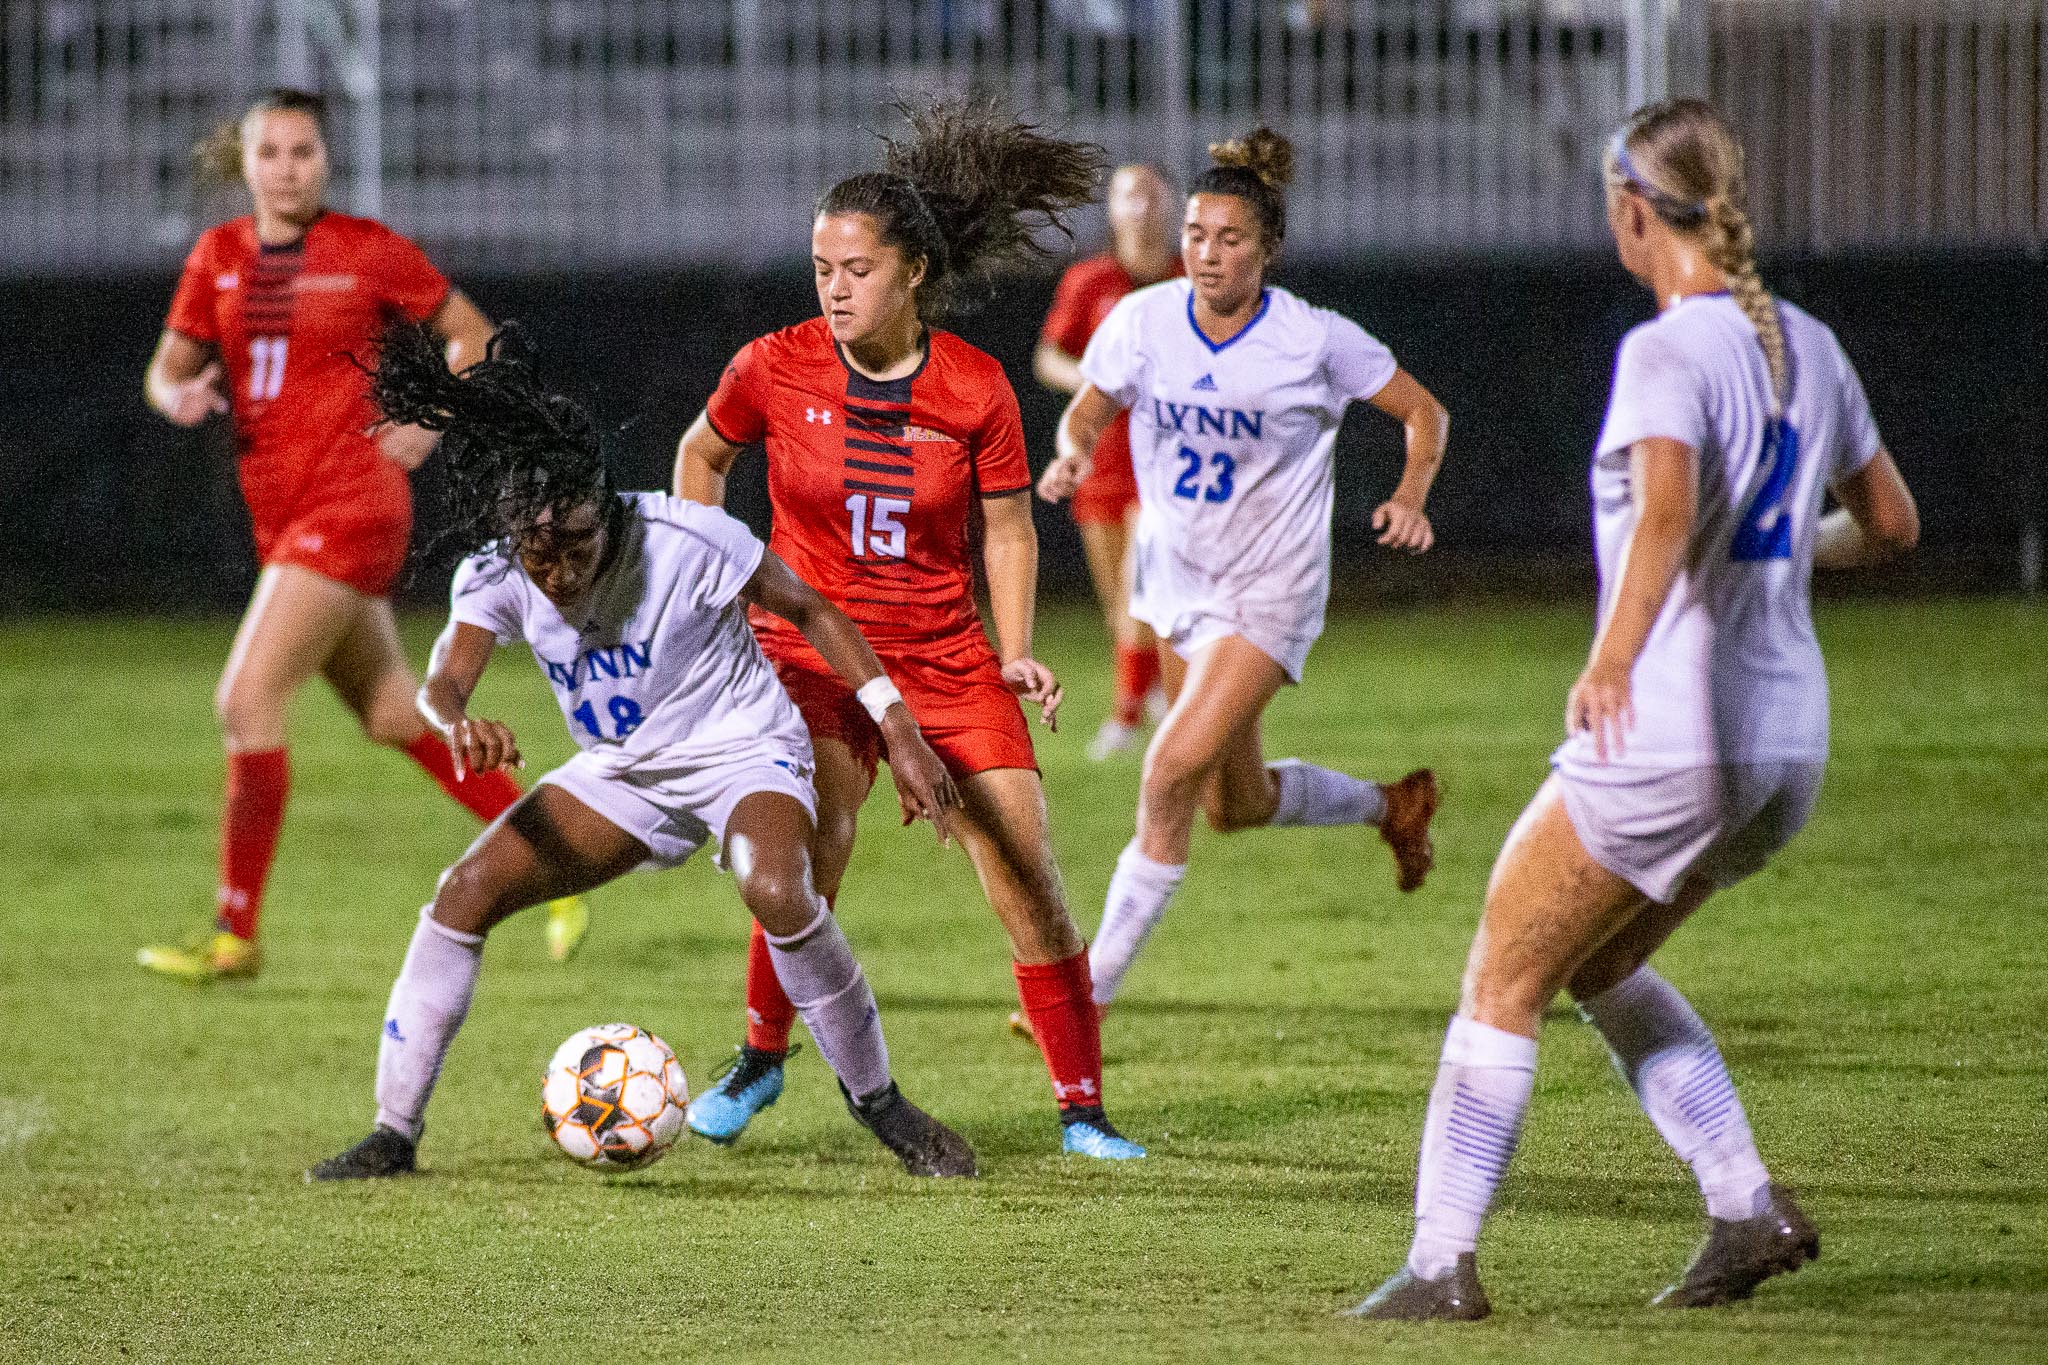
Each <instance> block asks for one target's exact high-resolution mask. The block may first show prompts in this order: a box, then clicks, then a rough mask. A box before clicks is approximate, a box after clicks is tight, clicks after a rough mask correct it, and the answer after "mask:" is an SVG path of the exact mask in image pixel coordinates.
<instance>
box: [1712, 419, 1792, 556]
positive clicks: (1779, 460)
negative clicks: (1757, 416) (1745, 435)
mask: <svg viewBox="0 0 2048 1365" xmlns="http://www.w3.org/2000/svg"><path fill="white" fill-rule="evenodd" d="M1765 462H1768V463H1769V465H1770V470H1769V472H1768V473H1766V474H1765V475H1764V486H1763V487H1762V488H1759V489H1757V491H1756V497H1755V498H1754V499H1752V500H1751V502H1750V504H1749V506H1748V507H1747V508H1746V509H1745V510H1744V511H1743V514H1742V522H1741V524H1740V525H1739V526H1737V527H1736V529H1735V538H1734V540H1732V541H1730V542H1729V545H1728V557H1729V558H1730V559H1733V560H1736V561H1737V562H1742V563H1748V562H1754V561H1757V560H1763V559H1790V558H1791V557H1792V518H1791V517H1789V516H1787V515H1786V512H1785V495H1786V493H1788V492H1790V491H1791V488H1792V473H1793V471H1794V470H1795V469H1796V468H1798V465H1799V433H1798V431H1797V430H1795V429H1794V428H1793V427H1792V425H1791V424H1790V423H1789V422H1786V421H1785V420H1784V419H1783V418H1775V417H1774V418H1772V419H1771V420H1770V421H1769V422H1767V423H1765V424H1764V448H1763V456H1762V459H1760V460H1759V461H1758V463H1759V464H1762V463H1765Z"/></svg>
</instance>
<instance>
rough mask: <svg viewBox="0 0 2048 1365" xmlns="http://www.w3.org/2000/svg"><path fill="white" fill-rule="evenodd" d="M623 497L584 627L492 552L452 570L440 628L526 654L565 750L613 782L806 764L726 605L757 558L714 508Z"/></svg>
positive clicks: (748, 540) (741, 610)
mask: <svg viewBox="0 0 2048 1365" xmlns="http://www.w3.org/2000/svg"><path fill="white" fill-rule="evenodd" d="M621 497H622V498H623V499H624V501H625V503H626V517H625V530H624V533H623V536H622V542H621V544H620V545H619V546H618V547H617V548H616V549H615V550H614V551H613V552H612V554H611V562H610V563H609V564H608V565H606V566H605V568H604V572H603V576H602V577H600V578H599V579H598V581H597V583H596V585H595V586H594V587H593V588H592V589H591V594H590V597H589V599H588V601H587V603H586V605H585V606H584V607H583V609H582V611H581V612H580V613H579V615H580V616H581V618H582V619H580V620H576V621H573V622H572V621H566V620H564V619H563V618H562V614H561V612H559V611H558V610H556V608H555V604H554V603H553V602H550V601H549V600H548V599H547V596H546V595H545V594H544V593H542V592H541V590H540V589H539V588H538V587H536V586H534V583H533V580H532V579H530V578H528V577H527V576H526V571H525V570H524V569H522V568H521V567H520V565H519V562H518V560H517V558H516V557H515V558H513V559H511V560H510V561H509V562H508V560H506V559H505V558H502V557H500V556H499V555H497V554H496V553H494V552H492V551H485V552H483V553H481V554H476V555H472V556H470V557H469V558H468V559H465V560H464V561H463V562H462V564H461V565H460V566H459V567H458V568H457V569H456V571H455V584H454V588H453V590H452V592H451V605H450V611H449V615H450V617H451V619H452V620H455V621H462V622H467V623H469V624H471V625H475V626H481V627H482V628H483V629H485V630H488V631H490V632H491V633H492V634H493V635H494V636H496V637H497V640H498V643H499V644H511V643H512V642H513V641H515V640H524V641H525V642H526V643H527V644H528V645H529V646H531V647H532V649H533V658H534V662H536V663H538V664H539V665H540V667H541V672H543V673H544V674H546V675H547V680H548V683H549V684H550V685H551V686H552V687H553V688H554V691H555V699H556V701H557V702H559V703H560V704H561V708H562V717H563V719H564V720H566V721H567V722H568V724H569V734H570V735H571V736H572V737H573V738H574V739H575V741H576V743H577V746H578V747H579V748H581V749H583V750H584V751H585V752H586V753H590V754H592V755H594V756H598V757H601V758H603V759H605V760H606V761H607V766H609V767H612V768H615V769H616V770H620V771H623V770H625V769H627V768H677V769H688V768H699V767H703V766H706V765H708V764H713V763H718V762H722V761H725V760H728V759H730V758H731V757H733V756H734V755H736V754H739V753H743V752H745V751H747V750H749V749H751V748H754V747H757V746H759V745H760V744H761V742H762V741H764V740H770V741H776V742H780V743H783V744H786V745H793V746H794V747H795V748H796V749H797V750H798V751H800V752H806V753H807V752H808V751H809V735H808V732H807V731H806V730H805V728H804V723H803V718H802V717H801V716H799V715H798V714H797V710H796V707H795V705H794V704H793V703H792V702H791V701H790V700H789V695H788V694H787V693H786V692H784V691H783V690H782V684H781V683H780V682H779V681H777V679H776V676H775V670H774V669H773V668H771V667H770V666H769V664H768V661H767V659H766V658H764V657H763V656H762V654H761V647H760V646H759V645H758V644H756V643H755V642H754V632H753V631H752V630H751V629H750V628H749V627H748V625H747V613H746V609H745V607H743V606H742V605H741V604H740V603H739V602H738V601H737V600H736V599H737V598H738V596H739V592H740V589H742V588H743V587H745V586H746V584H747V580H748V579H749V578H751V577H753V574H754V570H755V568H756V567H757V566H758V565H759V564H760V562H761V556H762V555H763V554H764V553H766V550H767V547H766V546H764V545H763V544H762V543H761V542H760V541H759V540H757V539H755V538H754V535H753V533H752V532H750V531H749V530H747V528H746V527H745V526H744V525H742V524H741V523H740V522H738V521H735V520H733V518H731V517H729V516H727V515H726V514H725V513H724V512H721V511H719V510H718V509H717V508H715V507H705V506H703V505H701V504H699V503H694V502H684V501H683V500H681V499H680V498H672V497H669V496H667V495H665V494H662V493H625V494H622V495H621Z"/></svg>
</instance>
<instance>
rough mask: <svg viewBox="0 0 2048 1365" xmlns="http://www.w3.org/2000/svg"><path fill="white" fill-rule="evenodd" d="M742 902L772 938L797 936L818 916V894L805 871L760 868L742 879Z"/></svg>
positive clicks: (799, 869)
mask: <svg viewBox="0 0 2048 1365" xmlns="http://www.w3.org/2000/svg"><path fill="white" fill-rule="evenodd" d="M740 899H741V900H742V901H744V902H745V903H746V907H747V910H748V912H749V913H751V914H752V915H753V917H754V918H755V919H757V920H759V921H760V922H761V927H762V928H763V929H766V930H767V931H768V932H769V933H771V934H776V935H787V934H793V933H796V932H797V931H798V930H800V929H802V928H803V927H804V926H805V925H807V924H809V923H810V922H811V920H812V918H813V917H814V916H815V915H816V913H817V905H818V901H817V894H816V893H815V892H813V891H812V890H811V884H810V879H809V878H808V877H806V876H804V874H803V870H802V869H801V868H796V867H791V868H776V867H761V866H756V867H753V868H750V869H748V871H747V875H746V876H745V877H743V878H741V879H740Z"/></svg>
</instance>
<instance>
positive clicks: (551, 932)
mask: <svg viewBox="0 0 2048 1365" xmlns="http://www.w3.org/2000/svg"><path fill="white" fill-rule="evenodd" d="M589 932H590V902H588V901H586V900H584V899H583V897H581V896H564V897H562V898H561V899H560V900H556V901H549V902H548V956H549V957H551V958H553V959H554V960H555V961H557V962H567V961H568V960H569V959H570V958H571V957H573V956H575V953H576V950H577V949H578V948H581V947H582V946H583V936H584V935H585V934H587V933H589Z"/></svg>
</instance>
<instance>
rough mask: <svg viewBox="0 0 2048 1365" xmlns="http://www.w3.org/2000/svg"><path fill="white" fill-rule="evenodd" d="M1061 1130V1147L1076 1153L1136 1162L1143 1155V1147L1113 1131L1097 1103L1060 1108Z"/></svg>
mask: <svg viewBox="0 0 2048 1365" xmlns="http://www.w3.org/2000/svg"><path fill="white" fill-rule="evenodd" d="M1060 1129H1061V1132H1060V1150H1061V1151H1063V1152H1070V1153H1072V1154H1073V1155H1075V1156H1087V1157H1094V1158H1095V1159H1096V1160H1097V1161H1136V1160H1137V1159H1138V1158H1139V1157H1141V1156H1143V1155H1145V1149H1144V1148H1143V1147H1140V1146H1139V1145H1138V1144H1137V1143H1135V1142H1133V1141H1131V1140H1130V1139H1129V1138H1127V1137H1125V1136H1124V1135H1123V1134H1122V1133H1119V1132H1118V1131H1117V1130H1116V1125H1114V1124H1112V1123H1111V1122H1110V1121H1109V1119H1108V1117H1107V1116H1105V1115H1104V1114H1103V1112H1102V1106H1101V1105H1099V1104H1091V1105H1088V1106H1086V1107H1076V1108H1073V1109H1063V1110H1061V1111H1060Z"/></svg>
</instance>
